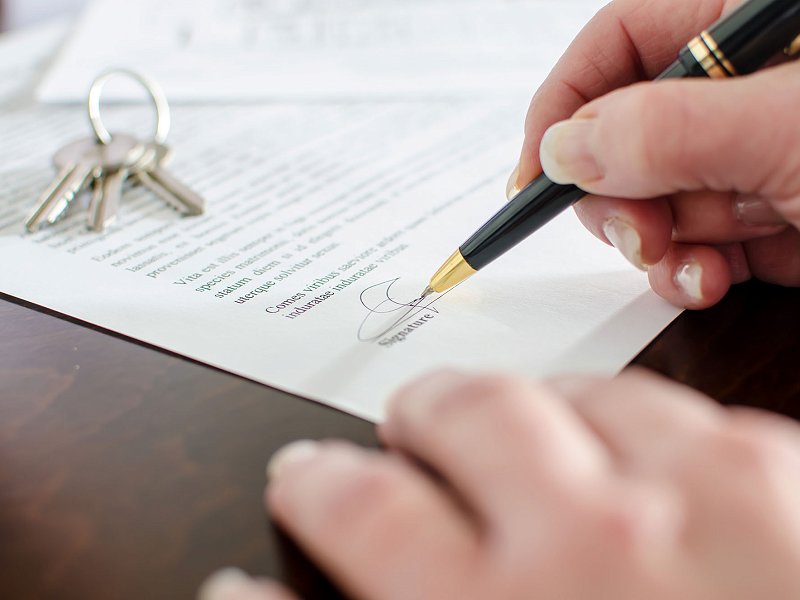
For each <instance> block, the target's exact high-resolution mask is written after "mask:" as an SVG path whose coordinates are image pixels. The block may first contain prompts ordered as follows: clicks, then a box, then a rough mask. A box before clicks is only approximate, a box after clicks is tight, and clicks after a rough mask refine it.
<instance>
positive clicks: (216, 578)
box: [197, 567, 253, 600]
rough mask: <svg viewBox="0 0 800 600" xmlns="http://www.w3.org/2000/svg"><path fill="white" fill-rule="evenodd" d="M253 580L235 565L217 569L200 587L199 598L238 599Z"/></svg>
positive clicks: (207, 599)
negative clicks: (234, 566)
mask: <svg viewBox="0 0 800 600" xmlns="http://www.w3.org/2000/svg"><path fill="white" fill-rule="evenodd" d="M252 585H253V580H252V579H250V577H248V576H247V574H245V573H244V571H241V570H239V569H235V568H233V567H230V568H227V569H222V570H221V571H217V572H216V573H214V574H213V575H212V576H211V577H209V578H208V579H207V580H206V582H205V583H204V584H203V585H202V586H201V587H200V591H199V592H198V594H197V598H198V600H237V599H238V598H239V597H241V596H242V595H243V594H245V593H247V592H248V591H249V590H250V588H251V587H252Z"/></svg>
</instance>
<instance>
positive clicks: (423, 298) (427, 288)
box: [419, 286, 433, 300]
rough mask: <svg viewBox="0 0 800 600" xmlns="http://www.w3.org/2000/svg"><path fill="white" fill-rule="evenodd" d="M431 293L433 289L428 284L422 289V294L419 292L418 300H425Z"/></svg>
mask: <svg viewBox="0 0 800 600" xmlns="http://www.w3.org/2000/svg"><path fill="white" fill-rule="evenodd" d="M432 293H433V289H432V288H431V287H430V286H428V287H426V288H425V290H423V292H422V294H420V297H419V299H420V300H425V298H427V297H428V296H430V295H431V294H432Z"/></svg>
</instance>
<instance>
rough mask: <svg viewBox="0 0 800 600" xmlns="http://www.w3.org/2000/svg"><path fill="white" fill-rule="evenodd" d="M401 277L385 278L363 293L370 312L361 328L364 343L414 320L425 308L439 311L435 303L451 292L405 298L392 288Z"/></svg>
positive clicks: (359, 337) (364, 302) (363, 300)
mask: <svg viewBox="0 0 800 600" xmlns="http://www.w3.org/2000/svg"><path fill="white" fill-rule="evenodd" d="M398 281H400V278H399V277H397V278H396V279H391V280H389V281H383V282H381V283H378V284H375V285H371V286H370V287H368V288H366V289H365V290H364V291H362V292H361V296H360V300H361V304H362V306H363V307H364V308H365V309H366V310H367V311H368V312H367V316H366V317H364V321H363V322H362V323H361V326H360V327H359V328H358V339H359V340H360V341H362V342H374V341H377V340H379V339H380V338H382V337H383V336H385V335H386V334H387V333H389V332H391V331H392V330H393V329H396V328H398V327H400V326H402V325H403V324H404V323H406V322H408V321H410V320H412V319H414V318H415V317H416V316H417V315H418V314H419V313H421V312H423V311H428V312H432V313H435V314H439V310H438V308H436V307H434V306H433V305H434V304H436V303H437V302H439V301H440V300H441V299H442V298H444V297H445V296H446V295H447V293H448V292H449V290H448V292H445V293H444V294H438V295H436V296H435V297H428V298H414V299H413V300H408V301H406V300H401V299H399V298H398V294H397V293H396V292H394V291H393V290H392V288H393V287H394V286H395V284H396V283H397V282H398Z"/></svg>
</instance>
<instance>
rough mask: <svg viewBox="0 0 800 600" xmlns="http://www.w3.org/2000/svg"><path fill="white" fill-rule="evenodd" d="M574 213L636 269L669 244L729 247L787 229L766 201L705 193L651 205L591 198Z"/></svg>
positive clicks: (656, 259)
mask: <svg viewBox="0 0 800 600" xmlns="http://www.w3.org/2000/svg"><path fill="white" fill-rule="evenodd" d="M575 211H576V213H577V215H578V218H579V219H580V220H581V222H582V223H583V224H584V225H585V226H586V228H587V229H588V230H589V231H591V232H592V233H593V234H594V235H595V236H596V237H598V238H599V239H600V240H602V241H604V242H606V243H609V244H611V245H613V246H615V247H616V248H617V249H618V250H619V251H620V252H621V253H622V255H623V256H624V257H625V258H627V259H628V261H630V262H631V263H632V264H633V265H634V266H636V267H638V268H640V269H642V268H645V267H648V266H650V265H654V264H656V263H658V262H659V261H660V260H661V259H662V258H663V257H664V255H665V254H666V252H667V250H668V248H669V247H670V243H671V241H673V240H674V241H676V242H683V243H694V244H705V245H720V244H730V243H733V242H739V241H745V240H750V239H754V238H759V237H767V236H772V235H774V234H776V233H778V232H780V231H782V230H783V229H784V228H785V227H786V226H787V224H786V221H785V219H784V218H783V217H782V216H781V215H779V214H778V213H777V212H776V211H775V209H773V208H772V206H771V205H770V204H769V201H767V200H765V199H762V198H758V197H750V196H741V195H740V194H737V193H735V192H712V191H708V190H704V191H701V192H684V193H680V194H674V195H673V196H670V197H669V198H666V197H662V198H654V199H651V200H631V199H625V198H607V197H603V196H591V195H590V196H587V197H586V198H584V199H583V200H581V201H580V202H578V203H577V204H576V205H575Z"/></svg>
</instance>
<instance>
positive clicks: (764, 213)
mask: <svg viewBox="0 0 800 600" xmlns="http://www.w3.org/2000/svg"><path fill="white" fill-rule="evenodd" d="M733 213H734V215H735V216H736V219H737V220H739V221H740V222H742V223H744V224H745V225H750V226H752V227H758V226H760V225H785V224H786V219H784V218H783V217H782V216H781V215H780V213H778V212H777V211H776V210H775V209H774V208H772V205H771V204H770V203H769V202H767V201H766V200H764V199H763V198H759V197H758V196H740V197H739V198H737V200H736V201H735V202H734V203H733Z"/></svg>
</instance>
